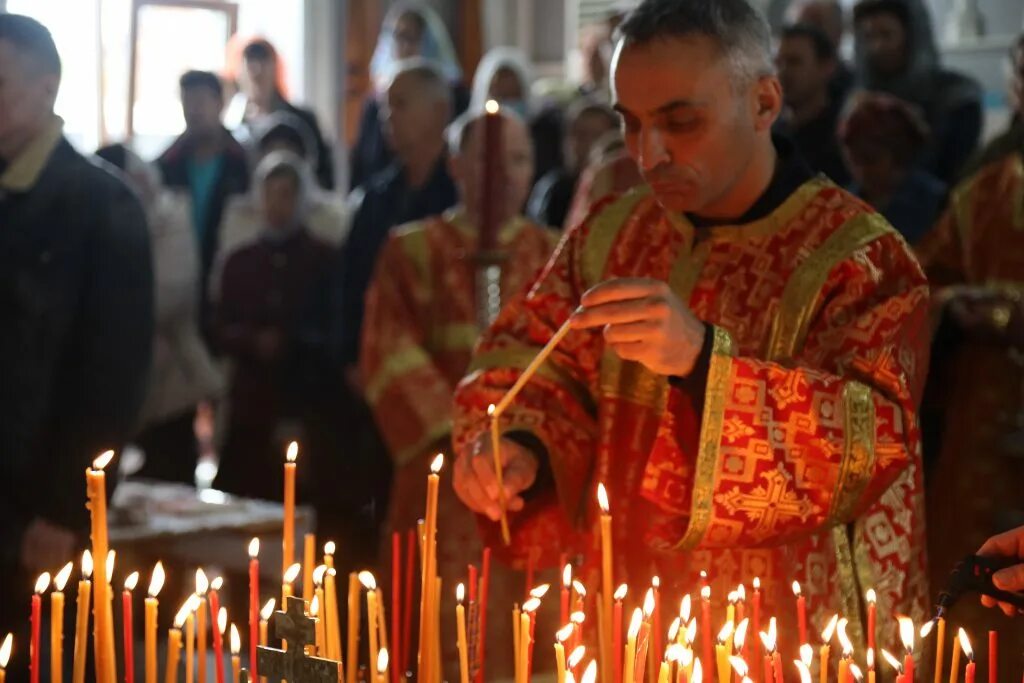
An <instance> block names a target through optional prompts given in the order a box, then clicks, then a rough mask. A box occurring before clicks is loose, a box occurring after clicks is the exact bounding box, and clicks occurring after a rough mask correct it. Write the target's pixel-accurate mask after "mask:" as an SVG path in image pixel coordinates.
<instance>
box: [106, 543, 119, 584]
mask: <svg viewBox="0 0 1024 683" xmlns="http://www.w3.org/2000/svg"><path fill="white" fill-rule="evenodd" d="M116 560H117V552H116V551H114V550H108V551H107V583H108V584H109V583H110V582H111V581H112V580H113V578H114V562H116Z"/></svg>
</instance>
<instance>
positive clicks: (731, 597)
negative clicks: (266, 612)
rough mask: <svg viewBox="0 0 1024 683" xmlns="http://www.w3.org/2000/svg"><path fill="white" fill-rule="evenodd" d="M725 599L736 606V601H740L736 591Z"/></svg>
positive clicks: (730, 592) (731, 592)
mask: <svg viewBox="0 0 1024 683" xmlns="http://www.w3.org/2000/svg"><path fill="white" fill-rule="evenodd" d="M725 599H726V600H728V601H729V604H730V605H735V604H736V601H737V600H739V596H737V595H736V591H729V594H728V595H727V596H725Z"/></svg>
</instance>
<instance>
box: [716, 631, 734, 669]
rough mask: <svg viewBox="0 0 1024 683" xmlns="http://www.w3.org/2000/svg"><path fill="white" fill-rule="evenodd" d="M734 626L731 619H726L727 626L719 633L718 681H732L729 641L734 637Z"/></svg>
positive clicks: (717, 649)
mask: <svg viewBox="0 0 1024 683" xmlns="http://www.w3.org/2000/svg"><path fill="white" fill-rule="evenodd" d="M732 627H733V624H732V622H731V621H728V620H727V621H726V622H725V626H723V627H722V630H721V631H719V633H718V644H717V645H715V661H716V663H717V665H718V683H730V680H731V677H732V667H731V666H730V664H729V656H730V655H731V652H730V650H729V645H728V643H729V641H730V639H731V638H732Z"/></svg>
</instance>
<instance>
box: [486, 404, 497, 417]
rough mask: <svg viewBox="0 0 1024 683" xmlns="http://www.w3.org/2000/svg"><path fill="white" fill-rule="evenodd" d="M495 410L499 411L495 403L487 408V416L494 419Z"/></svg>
mask: <svg viewBox="0 0 1024 683" xmlns="http://www.w3.org/2000/svg"><path fill="white" fill-rule="evenodd" d="M495 410H497V408H496V407H495V405H494V404H493V403H492V404H491V405H489V406H487V415H488V416H491V417H493V416H494V411H495Z"/></svg>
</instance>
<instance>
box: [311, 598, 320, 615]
mask: <svg viewBox="0 0 1024 683" xmlns="http://www.w3.org/2000/svg"><path fill="white" fill-rule="evenodd" d="M319 597H320V596H318V595H314V596H313V599H312V600H310V601H309V616H311V617H315V616H317V615H318V614H320V600H319Z"/></svg>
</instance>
